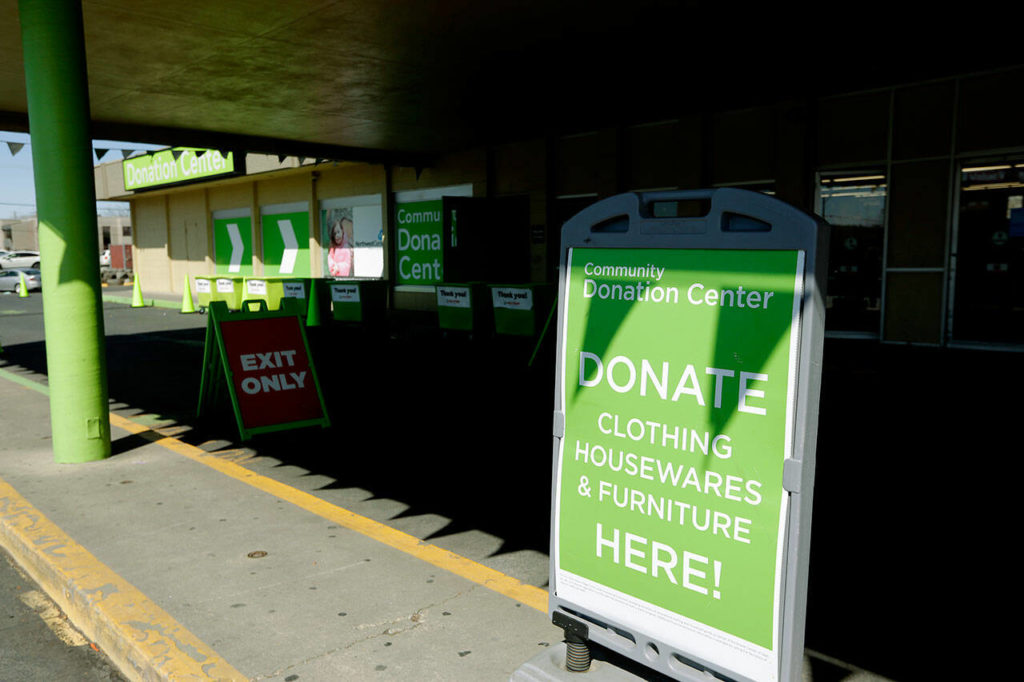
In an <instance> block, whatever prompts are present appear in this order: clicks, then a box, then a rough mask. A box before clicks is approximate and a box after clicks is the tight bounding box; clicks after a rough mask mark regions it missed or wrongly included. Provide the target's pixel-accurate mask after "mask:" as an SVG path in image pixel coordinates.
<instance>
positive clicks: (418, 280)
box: [395, 199, 444, 285]
mask: <svg viewBox="0 0 1024 682" xmlns="http://www.w3.org/2000/svg"><path fill="white" fill-rule="evenodd" d="M441 206H442V201H441V200H440V199H436V200H432V201H415V202H410V203H404V204H399V205H398V206H397V209H396V221H397V223H398V228H397V233H396V234H397V244H396V246H395V249H396V259H397V262H398V277H397V282H398V284H424V285H427V284H437V283H439V282H442V281H443V280H444V265H443V264H444V244H443V237H442V235H443V232H444V225H443V223H442V220H441Z"/></svg>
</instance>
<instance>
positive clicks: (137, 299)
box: [132, 275, 146, 308]
mask: <svg viewBox="0 0 1024 682" xmlns="http://www.w3.org/2000/svg"><path fill="white" fill-rule="evenodd" d="M132 307H133V308H145V307H146V303H145V301H143V300H142V289H140V288H139V276H138V275H135V284H134V286H133V287H132Z"/></svg>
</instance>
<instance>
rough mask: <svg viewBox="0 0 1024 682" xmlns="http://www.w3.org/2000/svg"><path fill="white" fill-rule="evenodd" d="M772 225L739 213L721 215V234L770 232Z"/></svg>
mask: <svg viewBox="0 0 1024 682" xmlns="http://www.w3.org/2000/svg"><path fill="white" fill-rule="evenodd" d="M771 231H772V224H771V223H766V222H765V221H763V220H759V219H757V218H751V217H750V216H747V215H741V214H739V213H723V214H722V232H771Z"/></svg>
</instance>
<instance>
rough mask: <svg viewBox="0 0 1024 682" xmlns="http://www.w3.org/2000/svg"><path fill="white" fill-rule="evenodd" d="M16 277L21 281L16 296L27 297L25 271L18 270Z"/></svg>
mask: <svg viewBox="0 0 1024 682" xmlns="http://www.w3.org/2000/svg"><path fill="white" fill-rule="evenodd" d="M18 279H19V280H20V281H21V287H19V291H18V296H20V297H21V298H28V282H26V281H25V273H24V272H21V271H19V272H18Z"/></svg>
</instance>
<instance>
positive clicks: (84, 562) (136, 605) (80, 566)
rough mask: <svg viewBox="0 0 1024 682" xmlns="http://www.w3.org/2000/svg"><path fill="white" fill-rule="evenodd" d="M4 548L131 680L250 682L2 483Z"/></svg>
mask: <svg viewBox="0 0 1024 682" xmlns="http://www.w3.org/2000/svg"><path fill="white" fill-rule="evenodd" d="M0 543H2V544H3V546H4V547H5V548H6V549H7V550H8V551H9V552H10V553H11V555H12V556H14V557H15V559H16V560H17V561H18V564H19V565H20V566H21V567H22V569H23V570H24V571H25V572H26V573H28V574H29V575H30V576H31V577H32V579H33V580H35V581H36V582H37V583H39V584H40V585H41V586H42V587H43V589H45V590H46V591H47V592H48V593H49V595H50V597H51V598H52V599H53V600H54V601H55V602H56V603H57V604H58V605H59V606H60V608H61V609H62V610H63V611H64V612H65V613H66V614H68V616H69V617H70V619H71V620H72V622H74V623H75V625H76V626H78V627H79V628H80V629H81V630H82V633H83V634H84V635H85V636H86V637H88V638H90V639H91V640H92V641H94V642H96V644H97V645H98V646H99V647H100V648H101V649H102V650H103V651H104V653H106V654H107V656H109V657H110V658H111V659H112V660H113V661H114V662H115V663H116V664H117V665H118V667H120V668H121V670H123V671H125V673H126V674H128V675H132V674H133V673H134V675H133V676H134V677H135V678H136V679H153V676H154V675H157V676H159V678H160V679H167V680H245V679H247V678H246V677H245V676H244V675H242V674H241V673H240V672H238V671H237V670H235V668H233V667H232V666H231V665H230V664H228V663H227V662H226V661H225V660H224V659H223V658H221V657H220V655H219V654H217V652H215V651H214V650H213V649H211V648H210V647H208V646H207V645H206V644H204V643H203V642H202V641H200V640H199V639H198V638H197V637H196V636H195V635H193V634H192V633H191V632H189V631H188V630H187V629H185V627H183V626H182V625H181V624H180V623H178V621H176V620H175V619H174V618H172V617H171V616H170V615H169V614H168V613H167V612H165V611H164V610H163V609H161V608H160V607H159V606H157V605H156V604H155V603H153V602H152V601H150V599H149V598H148V597H147V596H146V595H145V594H143V593H142V592H140V591H139V590H138V589H136V588H135V587H134V586H133V585H132V584H131V583H129V582H128V581H126V580H125V579H124V578H122V577H121V576H119V575H118V574H116V573H114V572H113V571H112V570H110V569H109V568H108V567H107V566H106V565H105V564H103V563H102V562H101V561H99V560H98V559H97V558H96V557H94V556H93V555H92V554H90V553H89V551H88V550H86V549H85V548H84V547H82V546H81V545H79V544H78V543H77V542H75V541H74V540H73V539H72V538H71V537H69V536H68V535H67V534H66V533H64V531H62V530H61V529H60V528H59V527H57V526H56V525H55V524H54V523H52V522H51V521H50V520H49V519H47V518H46V517H45V516H44V515H43V514H42V513H41V512H40V511H39V510H38V509H36V508H35V507H34V506H32V504H31V503H30V502H29V501H28V500H26V499H25V498H24V497H22V496H21V494H20V493H18V491H17V490H15V489H14V488H13V487H11V485H10V484H9V483H7V482H6V481H4V480H3V479H2V478H0Z"/></svg>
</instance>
